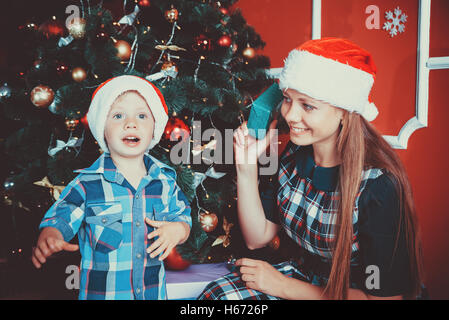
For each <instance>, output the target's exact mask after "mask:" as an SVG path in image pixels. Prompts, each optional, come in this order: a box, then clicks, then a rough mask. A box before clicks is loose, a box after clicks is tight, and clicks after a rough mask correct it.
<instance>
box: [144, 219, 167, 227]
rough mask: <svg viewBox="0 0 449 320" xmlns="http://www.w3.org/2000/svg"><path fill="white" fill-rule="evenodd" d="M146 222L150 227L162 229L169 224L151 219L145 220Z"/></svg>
mask: <svg viewBox="0 0 449 320" xmlns="http://www.w3.org/2000/svg"><path fill="white" fill-rule="evenodd" d="M145 222H146V223H148V224H149V225H150V226H152V227H155V228H160V227H162V226H163V225H164V224H166V223H167V222H166V221H156V220H151V219H150V218H145Z"/></svg>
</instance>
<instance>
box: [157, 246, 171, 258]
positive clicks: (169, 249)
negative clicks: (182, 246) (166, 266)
mask: <svg viewBox="0 0 449 320" xmlns="http://www.w3.org/2000/svg"><path fill="white" fill-rule="evenodd" d="M174 247H175V246H174V245H169V246H168V247H167V249H166V250H165V252H164V254H163V255H162V256H161V257H160V258H159V260H164V259H165V258H167V257H168V255H169V254H170V252H171V250H172V249H173V248H174Z"/></svg>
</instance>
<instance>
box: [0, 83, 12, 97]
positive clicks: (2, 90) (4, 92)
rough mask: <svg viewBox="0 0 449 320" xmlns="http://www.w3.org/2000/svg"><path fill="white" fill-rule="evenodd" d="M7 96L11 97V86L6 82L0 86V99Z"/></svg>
mask: <svg viewBox="0 0 449 320" xmlns="http://www.w3.org/2000/svg"><path fill="white" fill-rule="evenodd" d="M9 97H11V88H10V87H9V86H8V84H7V83H4V84H3V85H2V86H1V87H0V99H2V100H3V99H8V98H9Z"/></svg>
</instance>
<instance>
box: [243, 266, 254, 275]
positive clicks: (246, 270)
mask: <svg viewBox="0 0 449 320" xmlns="http://www.w3.org/2000/svg"><path fill="white" fill-rule="evenodd" d="M256 272H257V269H256V267H240V273H242V274H251V275H254V274H256Z"/></svg>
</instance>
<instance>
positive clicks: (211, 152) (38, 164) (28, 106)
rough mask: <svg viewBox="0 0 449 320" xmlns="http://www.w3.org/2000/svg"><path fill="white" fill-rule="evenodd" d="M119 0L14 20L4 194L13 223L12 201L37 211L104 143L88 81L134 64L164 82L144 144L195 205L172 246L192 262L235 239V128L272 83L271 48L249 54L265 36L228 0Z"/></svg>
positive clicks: (221, 251) (227, 251)
mask: <svg viewBox="0 0 449 320" xmlns="http://www.w3.org/2000/svg"><path fill="white" fill-rule="evenodd" d="M117 2H119V6H118V7H119V8H120V10H121V12H119V16H118V18H117V17H115V18H114V14H115V15H116V12H114V14H113V13H112V12H111V11H110V10H109V9H107V8H105V7H106V6H107V4H108V3H103V1H101V2H99V3H93V1H91V2H89V1H86V2H83V1H81V4H83V6H79V7H76V6H69V7H67V10H66V15H65V16H66V17H68V18H67V21H62V20H61V19H59V18H56V16H54V17H51V16H50V17H49V19H48V20H47V21H42V22H40V21H35V22H34V21H33V22H29V23H27V24H24V25H20V26H18V30H17V34H18V36H19V37H22V38H23V39H24V41H23V43H24V46H26V50H27V58H26V59H27V61H24V62H23V66H29V67H27V68H26V69H23V70H21V71H20V72H18V73H16V74H14V79H2V80H3V83H2V84H0V85H1V87H0V100H1V105H2V110H3V115H2V116H3V117H5V118H7V119H9V120H8V121H13V122H14V123H15V124H16V125H15V127H14V129H16V130H14V131H13V132H11V133H10V134H9V135H8V136H7V137H6V138H5V139H3V141H2V142H1V153H2V156H3V157H4V162H5V163H7V164H8V165H7V166H6V167H5V168H4V171H5V172H6V173H5V177H4V180H3V195H2V201H3V204H2V205H3V207H4V208H6V209H7V210H6V211H5V212H6V213H7V214H9V215H10V217H11V218H10V219H9V220H10V221H13V223H12V224H11V225H12V226H13V228H19V229H20V228H21V226H20V224H21V223H27V222H26V221H22V222H20V221H17V219H16V218H15V217H16V215H17V213H18V212H25V213H24V214H27V215H29V216H33V217H34V219H35V220H40V219H41V218H42V216H43V214H44V213H45V211H46V209H48V208H49V206H50V205H51V204H52V203H53V202H54V201H55V199H57V197H58V196H59V193H60V192H61V190H62V189H63V188H64V186H65V185H67V183H68V182H69V181H71V180H72V179H73V178H74V177H75V176H76V173H74V172H73V171H74V170H75V169H79V168H84V167H87V166H89V165H90V164H91V163H92V162H93V161H94V160H95V159H96V158H98V156H99V155H100V154H101V152H102V150H100V148H99V146H98V145H97V144H96V142H95V140H94V139H93V138H92V136H91V133H90V131H89V127H88V124H87V122H86V113H87V110H88V107H89V104H90V99H91V95H92V93H93V91H94V90H95V89H96V88H97V87H98V86H99V85H100V84H101V83H102V82H103V81H105V80H107V79H109V78H111V77H114V76H118V75H122V74H133V75H137V76H140V77H144V78H146V79H148V80H150V81H151V82H153V83H154V84H155V85H156V86H157V87H158V88H159V89H160V90H161V91H162V93H163V95H164V97H165V100H166V102H167V106H168V108H169V115H170V119H169V122H168V124H167V127H166V130H165V134H164V137H163V138H162V140H161V142H160V143H159V145H158V146H157V147H155V148H153V149H152V150H151V151H150V152H151V154H152V155H153V156H155V157H156V158H158V159H160V160H162V161H163V162H165V163H167V164H169V165H170V166H172V167H173V168H175V169H176V172H177V182H178V184H179V186H180V187H181V189H182V190H183V192H184V193H185V195H186V196H187V198H188V199H189V201H190V203H191V206H192V218H193V226H192V230H191V235H190V237H189V240H188V241H187V242H186V243H184V244H183V245H182V246H178V247H177V248H176V250H177V251H178V253H180V254H181V255H182V257H183V258H184V259H188V260H190V261H192V262H194V263H202V262H208V261H210V262H213V261H223V260H225V259H227V258H229V257H230V256H231V255H232V254H233V253H234V252H235V250H239V248H240V247H241V243H240V241H232V240H233V239H232V238H231V233H233V232H234V231H233V229H236V224H237V219H236V216H237V212H236V211H237V210H236V187H235V169H234V165H233V164H232V159H233V156H232V154H231V155H229V152H231V153H232V129H235V128H237V127H238V126H239V125H240V124H241V122H242V121H244V120H245V119H247V118H248V114H249V110H250V106H251V104H252V101H253V100H254V98H255V97H256V96H257V95H258V94H260V92H262V91H263V90H264V89H265V88H266V87H267V86H269V85H270V84H271V83H272V80H271V79H269V78H267V76H266V69H267V68H269V67H270V63H269V60H268V58H267V57H265V56H262V55H258V54H257V50H258V49H261V48H263V46H264V42H263V41H262V40H261V38H260V36H259V35H258V34H257V33H256V31H255V30H254V29H253V28H252V27H251V26H249V25H247V23H246V21H245V19H244V17H243V16H242V14H241V12H240V11H239V10H238V9H235V7H236V6H235V2H236V0H222V1H213V0H171V1H166V0H140V1H126V0H125V1H124V2H121V1H117ZM116 7H117V6H116ZM67 13H69V14H67ZM78 13H79V15H78ZM54 14H55V15H61V13H60V12H57V13H54ZM70 14H72V16H69V15H70ZM227 130H228V131H227ZM229 130H231V134H230V135H229ZM206 132H209V133H210V132H212V134H207V135H206V134H205V133H206ZM203 133H204V134H203ZM220 137H221V138H225V137H227V138H228V139H227V140H226V141H224V140H222V139H220ZM229 145H231V148H230V149H229ZM226 146H228V147H227V148H226ZM173 148H177V149H176V150H178V149H179V151H181V153H182V151H185V150H187V152H184V153H183V155H182V157H181V160H182V161H173V154H175V153H174V152H173V151H174V150H173ZM225 159H227V160H226V161H225ZM229 159H231V162H229ZM34 232H35V235H34V239H35V238H37V233H38V230H37V229H36V230H34ZM235 233H239V231H236V232H235Z"/></svg>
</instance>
